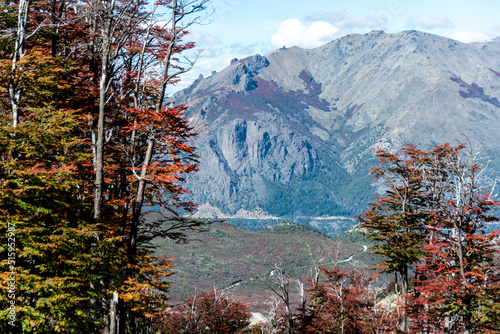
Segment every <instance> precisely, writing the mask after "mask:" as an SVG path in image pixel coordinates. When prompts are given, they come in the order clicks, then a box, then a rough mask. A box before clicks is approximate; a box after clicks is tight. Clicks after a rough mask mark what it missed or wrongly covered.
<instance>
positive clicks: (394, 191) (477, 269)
mask: <svg viewBox="0 0 500 334" xmlns="http://www.w3.org/2000/svg"><path fill="white" fill-rule="evenodd" d="M464 148H465V145H459V146H457V147H451V146H450V145H449V144H445V145H441V146H436V147H435V148H434V149H432V150H430V151H427V152H424V151H421V150H417V149H416V147H415V146H411V145H408V146H406V147H405V148H404V149H403V150H401V151H400V152H397V153H395V154H391V153H388V152H385V151H378V152H377V155H378V156H379V157H380V158H379V162H380V163H381V164H383V166H380V167H376V168H374V169H373V170H372V173H373V174H374V175H375V177H376V178H381V179H382V180H383V184H384V185H385V186H386V189H387V190H386V197H379V198H377V202H376V203H372V204H371V208H370V210H368V211H367V212H366V213H365V214H364V215H363V217H361V218H360V220H361V222H362V224H361V226H362V227H364V228H365V229H366V234H367V235H368V236H369V237H370V238H371V239H373V240H376V241H378V242H379V244H377V245H376V246H375V249H376V250H377V252H378V253H379V254H381V255H383V256H385V257H386V258H388V260H387V261H385V262H384V263H383V264H382V266H381V268H382V270H383V271H387V272H396V273H398V274H399V276H400V277H401V278H402V279H401V289H402V293H403V301H404V303H403V312H406V311H408V310H410V313H411V314H412V316H413V317H414V318H413V319H412V328H413V329H415V328H424V327H425V326H437V325H436V324H442V323H443V322H445V323H446V325H445V326H446V328H448V329H449V330H450V331H451V330H456V328H458V327H457V326H461V327H462V328H463V331H464V332H465V333H471V332H472V331H474V330H479V329H480V328H482V327H481V326H482V325H480V324H479V322H477V321H482V320H477V319H481V318H482V317H483V315H485V314H490V313H492V312H490V311H485V310H486V309H487V307H485V305H486V304H489V305H491V307H492V310H496V309H497V308H496V306H494V305H496V304H495V302H494V301H495V298H494V297H493V296H494V295H495V294H496V293H498V289H499V286H498V280H497V278H496V277H497V274H496V273H497V271H496V269H494V267H493V264H492V263H493V262H492V257H491V254H492V253H494V251H495V247H496V246H495V244H494V241H495V240H496V236H495V234H490V235H488V236H485V235H484V234H483V232H482V229H483V227H484V224H485V223H487V222H489V221H493V220H497V218H496V217H495V216H494V215H493V212H494V211H495V210H496V208H497V207H498V205H499V203H498V202H497V201H495V200H493V198H492V194H491V193H490V194H488V193H486V194H484V189H482V188H481V187H480V186H479V184H480V179H479V175H480V170H481V168H480V167H479V166H478V165H477V164H476V163H475V162H474V159H473V158H474V157H473V156H472V154H469V156H468V159H466V161H463V160H464V158H463V150H464ZM410 266H414V270H415V277H416V279H415V280H414V282H415V287H414V291H415V293H414V296H409V295H408V292H409V291H408V283H409V280H408V269H409V268H410ZM438 287H439V289H437V288H438ZM443 287H447V288H448V289H445V290H442V289H443ZM472 287H476V288H472ZM438 290H439V291H442V294H441V295H440V294H439V293H438V292H437V291H438ZM486 291H488V293H486ZM409 297H410V298H411V303H410V305H407V299H408V298H409ZM483 297H484V299H483ZM481 300H482V301H481ZM415 310H419V311H415ZM422 310H424V311H422ZM494 312H496V311H494ZM494 312H493V314H494ZM443 313H444V314H445V315H444V316H443ZM485 317H486V318H488V319H490V318H492V317H493V318H494V316H492V315H488V316H485ZM473 319H476V320H477V321H476V320H473ZM485 321H486V320H485ZM488 321H489V320H488ZM407 325H408V323H407V315H406V313H405V314H404V315H403V317H402V318H401V322H400V328H401V330H402V331H406V330H407V329H408V326H407ZM422 326H424V327H422ZM413 329H412V330H413Z"/></svg>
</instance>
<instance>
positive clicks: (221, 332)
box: [159, 288, 250, 334]
mask: <svg viewBox="0 0 500 334" xmlns="http://www.w3.org/2000/svg"><path fill="white" fill-rule="evenodd" d="M249 324H250V313H249V312H248V311H247V309H246V307H245V305H243V304H242V303H239V302H235V301H234V300H232V299H231V298H230V297H229V296H227V295H226V294H225V293H224V292H223V291H222V290H219V289H216V288H214V290H213V291H210V292H202V293H200V294H199V295H194V296H191V297H190V298H188V299H187V300H185V303H184V304H182V305H180V306H178V307H176V308H173V309H172V310H171V311H170V313H169V314H168V315H167V316H166V317H165V318H163V320H162V323H161V324H160V326H159V327H160V330H161V331H162V333H172V334H174V333H175V334H182V333H186V334H191V333H200V334H201V333H210V334H236V333H242V332H243V330H244V329H245V328H246V327H247V326H248V325H249Z"/></svg>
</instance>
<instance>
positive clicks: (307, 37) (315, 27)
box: [270, 18, 339, 48]
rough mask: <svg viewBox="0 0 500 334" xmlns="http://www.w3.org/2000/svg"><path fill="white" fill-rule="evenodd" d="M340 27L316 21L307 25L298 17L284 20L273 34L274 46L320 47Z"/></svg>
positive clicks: (272, 41) (272, 42)
mask: <svg viewBox="0 0 500 334" xmlns="http://www.w3.org/2000/svg"><path fill="white" fill-rule="evenodd" d="M338 30H339V29H338V28H337V27H335V26H333V25H331V24H330V23H327V22H324V21H316V22H313V23H311V24H309V25H305V24H304V23H302V22H301V21H299V20H298V19H296V18H291V19H288V20H285V21H283V22H282V23H281V24H280V25H279V27H278V30H277V31H276V32H275V33H274V34H273V35H272V36H271V40H270V42H271V45H273V46H274V47H277V48H278V47H282V46H288V47H291V46H299V47H302V48H314V47H318V46H320V45H322V44H324V43H325V42H327V41H329V40H331V39H332V38H333V35H334V34H335V33H336V32H337V31H338Z"/></svg>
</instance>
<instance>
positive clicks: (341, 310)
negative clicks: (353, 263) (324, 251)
mask: <svg viewBox="0 0 500 334" xmlns="http://www.w3.org/2000/svg"><path fill="white" fill-rule="evenodd" d="M323 274H324V275H325V280H324V281H322V282H321V283H320V284H317V285H315V286H313V287H312V291H311V292H312V296H311V300H313V301H314V302H312V303H311V304H310V306H309V310H308V313H309V316H308V317H307V318H306V319H305V320H306V323H304V324H302V327H303V328H304V332H305V333H328V332H333V333H376V332H379V331H381V330H383V329H384V328H390V325H391V322H392V319H391V316H390V314H388V313H387V312H385V310H380V309H379V307H377V301H376V298H372V296H371V291H370V290H371V288H370V285H371V283H372V282H373V280H374V278H375V276H373V275H371V276H367V275H366V274H365V273H363V272H362V271H360V270H356V269H354V268H349V269H346V270H340V269H339V268H338V267H335V268H333V269H331V270H328V269H326V268H324V267H323ZM375 297H376V296H375Z"/></svg>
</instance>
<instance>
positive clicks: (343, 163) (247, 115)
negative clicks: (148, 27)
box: [176, 30, 500, 215]
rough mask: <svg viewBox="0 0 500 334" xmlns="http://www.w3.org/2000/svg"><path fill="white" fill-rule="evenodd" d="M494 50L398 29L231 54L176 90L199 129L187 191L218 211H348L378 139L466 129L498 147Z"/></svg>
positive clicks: (455, 136) (498, 53)
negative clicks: (223, 64) (196, 162)
mask: <svg viewBox="0 0 500 334" xmlns="http://www.w3.org/2000/svg"><path fill="white" fill-rule="evenodd" d="M499 59H500V44H499V43H495V42H491V43H472V44H464V43H460V42H458V41H455V40H452V39H449V38H445V37H440V36H437V35H433V34H429V33H423V32H420V31H415V30H409V31H403V32H401V33H397V34H386V33H383V32H381V31H372V32H370V33H368V34H364V35H349V36H345V37H343V38H340V39H337V40H334V41H332V42H329V43H327V44H325V45H323V46H321V47H318V48H316V49H312V50H306V49H301V48H298V47H293V48H286V49H279V50H275V51H273V52H270V53H269V54H267V55H265V56H261V55H255V56H252V57H248V58H245V59H241V60H233V61H232V62H231V64H230V65H229V66H228V67H227V68H226V69H224V70H222V71H220V72H219V73H215V74H213V75H212V76H210V77H208V78H200V79H199V80H197V81H196V82H194V83H193V85H191V87H189V88H188V89H186V90H184V91H183V92H180V93H179V94H178V95H177V96H176V100H177V101H179V102H184V103H186V104H187V105H188V106H189V111H188V114H187V115H188V117H189V118H190V120H191V122H192V123H191V124H192V125H193V126H195V127H196V128H197V129H198V131H199V132H200V135H199V136H198V138H197V142H196V143H195V145H196V146H197V147H199V154H200V155H201V156H202V166H201V172H199V173H197V175H195V176H193V177H192V178H190V179H189V184H192V186H193V200H195V201H196V202H198V203H208V204H210V205H212V206H214V207H218V208H219V209H220V210H222V212H226V213H228V214H230V213H234V212H237V211H238V210H240V209H245V210H252V208H253V207H257V206H258V207H260V208H263V209H264V210H267V211H268V212H269V213H271V214H273V215H284V214H290V213H292V214H294V213H295V214H298V212H302V213H304V212H307V213H308V214H317V215H322V214H326V215H332V214H337V213H350V212H357V211H356V210H359V208H360V206H361V204H359V203H366V202H367V201H368V199H366V201H363V198H365V197H367V198H370V197H371V195H372V192H371V191H372V189H371V188H370V186H367V185H366V183H365V181H366V180H367V179H368V175H367V174H368V169H369V167H370V166H371V165H372V164H373V163H374V160H373V154H374V152H375V151H376V150H377V149H379V148H399V147H401V146H403V145H404V144H405V143H414V144H417V145H421V146H423V147H430V146H431V145H435V144H441V143H445V142H451V143H457V141H463V140H464V137H463V135H462V134H466V135H467V136H468V138H469V139H470V140H471V141H472V143H474V144H478V145H482V147H483V149H484V150H488V151H489V152H498V151H499V150H500V141H499V140H498V135H497V129H498V127H499V126H500V124H499V123H500V118H499V115H500V103H499V102H498V98H497V97H499V96H500V60H499ZM443 129H445V130H443Z"/></svg>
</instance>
